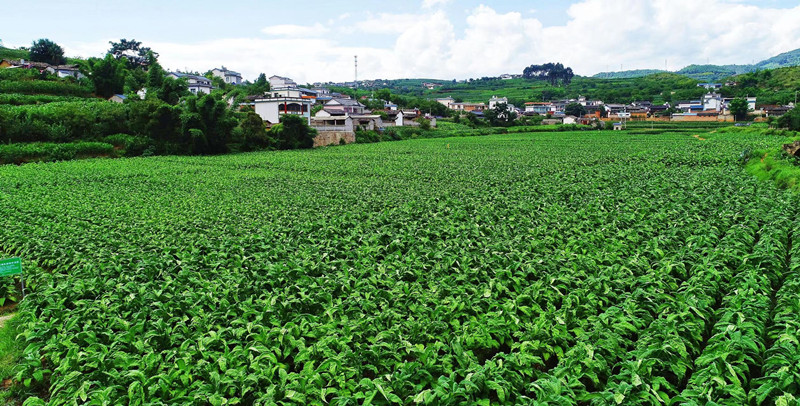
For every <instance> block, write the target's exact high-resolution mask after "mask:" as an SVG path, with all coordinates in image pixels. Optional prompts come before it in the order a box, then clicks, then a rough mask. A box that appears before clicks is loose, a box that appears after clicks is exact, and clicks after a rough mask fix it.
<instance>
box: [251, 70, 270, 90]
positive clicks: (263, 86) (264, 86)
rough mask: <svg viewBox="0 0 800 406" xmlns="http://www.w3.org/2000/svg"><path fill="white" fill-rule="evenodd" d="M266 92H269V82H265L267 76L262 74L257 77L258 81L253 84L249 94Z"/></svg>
mask: <svg viewBox="0 0 800 406" xmlns="http://www.w3.org/2000/svg"><path fill="white" fill-rule="evenodd" d="M268 91H269V81H267V75H265V74H263V73H262V74H260V75H258V79H256V81H255V83H253V87H252V89H251V93H253V94H263V93H266V92H268Z"/></svg>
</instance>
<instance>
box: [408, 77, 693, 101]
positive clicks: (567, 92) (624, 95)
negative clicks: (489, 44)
mask: <svg viewBox="0 0 800 406" xmlns="http://www.w3.org/2000/svg"><path fill="white" fill-rule="evenodd" d="M697 83H698V82H697V81H696V80H694V79H689V78H686V77H684V76H681V75H676V74H674V73H661V74H656V75H650V76H646V77H643V78H633V79H595V78H585V77H575V78H573V79H572V81H571V82H570V84H569V85H566V86H552V85H550V84H549V83H548V82H547V81H543V80H529V79H510V80H501V79H487V80H480V79H479V80H473V81H471V82H468V83H458V84H448V85H446V86H444V87H441V88H437V89H436V90H431V91H424V92H423V90H422V89H419V90H417V92H418V94H419V95H424V96H425V97H429V98H436V97H446V96H452V97H453V98H455V99H457V100H464V101H468V102H484V103H485V102H486V101H487V100H489V99H490V98H491V97H492V96H498V95H501V96H505V97H508V101H509V103H511V104H514V105H516V106H518V107H521V106H523V104H524V103H525V102H529V101H547V100H552V99H560V98H577V97H578V96H586V97H587V98H589V99H598V100H603V101H604V102H606V103H631V102H633V101H636V100H650V101H652V102H653V103H657V104H663V103H664V102H669V101H678V100H684V99H696V98H699V97H701V96H702V95H703V93H705V89H703V88H700V87H697Z"/></svg>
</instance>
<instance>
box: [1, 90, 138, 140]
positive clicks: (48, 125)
mask: <svg viewBox="0 0 800 406" xmlns="http://www.w3.org/2000/svg"><path fill="white" fill-rule="evenodd" d="M127 115H128V108H127V107H126V106H125V105H122V104H117V103H110V102H107V101H105V100H99V99H87V100H84V101H79V102H56V103H47V104H44V105H25V106H0V140H2V141H3V142H65V141H77V140H81V141H90V140H91V141H94V140H99V139H101V138H102V137H104V136H106V135H110V134H116V133H122V132H126V128H127V127H126V120H127Z"/></svg>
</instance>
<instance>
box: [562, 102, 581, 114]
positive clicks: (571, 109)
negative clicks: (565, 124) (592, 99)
mask: <svg viewBox="0 0 800 406" xmlns="http://www.w3.org/2000/svg"><path fill="white" fill-rule="evenodd" d="M564 113H565V114H567V115H569V116H575V117H583V115H584V114H586V107H584V106H583V105H582V104H580V103H570V104H567V106H566V107H564Z"/></svg>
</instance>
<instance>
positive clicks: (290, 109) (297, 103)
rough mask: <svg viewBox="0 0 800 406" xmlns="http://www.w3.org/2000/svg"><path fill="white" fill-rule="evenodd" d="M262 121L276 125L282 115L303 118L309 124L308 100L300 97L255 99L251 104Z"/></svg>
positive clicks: (310, 103) (309, 101) (309, 102)
mask: <svg viewBox="0 0 800 406" xmlns="http://www.w3.org/2000/svg"><path fill="white" fill-rule="evenodd" d="M253 104H254V106H255V110H256V114H258V115H259V116H260V117H261V119H262V120H264V121H267V122H269V123H270V124H278V123H279V122H280V118H281V116H282V115H284V114H294V115H298V116H301V117H304V118H305V119H306V120H307V121H308V124H311V105H312V104H313V102H312V101H311V100H310V99H304V98H301V97H282V96H281V97H265V98H262V99H256V100H255V101H254V102H253Z"/></svg>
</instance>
